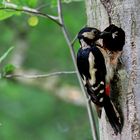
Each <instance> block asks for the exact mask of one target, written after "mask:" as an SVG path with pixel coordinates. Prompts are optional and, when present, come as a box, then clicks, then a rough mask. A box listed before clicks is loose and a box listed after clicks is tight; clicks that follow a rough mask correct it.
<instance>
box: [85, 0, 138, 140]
mask: <svg viewBox="0 0 140 140" xmlns="http://www.w3.org/2000/svg"><path fill="white" fill-rule="evenodd" d="M86 10H87V20H88V21H87V22H88V25H89V26H91V27H96V28H98V29H100V30H104V29H105V28H106V27H107V26H108V25H109V24H110V23H113V24H115V25H117V26H119V27H121V28H122V29H124V31H125V34H126V42H125V46H124V50H123V54H122V57H121V62H122V64H121V67H119V70H118V73H117V74H116V75H117V77H118V78H117V79H116V78H115V79H114V82H113V84H112V91H113V93H115V95H114V94H113V95H112V98H115V99H116V97H117V99H118V103H119V105H120V107H119V106H118V109H119V110H120V112H122V115H123V119H124V126H123V130H122V133H121V135H117V136H115V135H113V130H112V128H111V126H110V125H109V122H108V121H107V120H106V117H105V113H104V112H103V113H102V118H101V120H99V122H100V139H101V140H140V102H139V101H140V91H139V88H140V1H139V0H86ZM115 102H116V101H115ZM118 103H116V105H118Z"/></svg>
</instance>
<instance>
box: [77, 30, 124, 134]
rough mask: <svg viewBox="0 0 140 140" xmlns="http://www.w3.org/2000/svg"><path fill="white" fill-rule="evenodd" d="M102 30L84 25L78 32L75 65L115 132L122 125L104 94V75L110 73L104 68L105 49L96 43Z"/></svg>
mask: <svg viewBox="0 0 140 140" xmlns="http://www.w3.org/2000/svg"><path fill="white" fill-rule="evenodd" d="M102 35H103V34H102V32H100V31H99V30H98V29H96V28H90V27H85V28H83V29H82V30H81V31H80V32H79V34H78V39H79V43H80V46H81V47H80V48H79V50H78V53H77V66H78V70H79V73H80V75H81V77H82V79H83V82H84V85H85V87H86V89H87V93H88V94H89V96H90V98H91V100H92V101H93V103H95V105H96V106H97V108H98V107H99V108H102V107H104V109H105V112H106V115H107V117H108V120H109V122H110V124H111V126H112V128H113V129H114V132H115V133H116V134H118V133H120V132H121V129H122V125H121V123H120V120H119V116H118V112H117V111H116V109H115V107H114V105H113V103H112V102H111V100H110V98H109V96H108V95H107V94H106V92H107V90H106V77H107V75H110V73H109V71H107V68H106V58H105V57H104V56H105V54H106V51H105V50H104V49H102V48H100V47H98V46H97V45H96V41H97V40H98V39H99V38H101V36H102Z"/></svg>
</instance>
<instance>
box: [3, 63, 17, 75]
mask: <svg viewBox="0 0 140 140" xmlns="http://www.w3.org/2000/svg"><path fill="white" fill-rule="evenodd" d="M14 70H15V66H14V65H12V64H7V65H5V66H4V67H3V69H2V77H5V76H6V75H8V74H12V73H13V72H14Z"/></svg>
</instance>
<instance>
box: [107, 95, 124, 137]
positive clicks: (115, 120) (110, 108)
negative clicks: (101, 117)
mask: <svg viewBox="0 0 140 140" xmlns="http://www.w3.org/2000/svg"><path fill="white" fill-rule="evenodd" d="M104 109H105V112H106V115H107V117H108V120H109V122H110V124H111V126H112V128H113V130H114V133H115V134H116V135H117V134H118V133H121V130H122V123H121V119H120V115H119V113H118V111H117V110H116V108H115V106H114V105H113V103H112V102H111V100H110V98H109V97H108V96H105V98H104Z"/></svg>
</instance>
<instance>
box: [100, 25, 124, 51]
mask: <svg viewBox="0 0 140 140" xmlns="http://www.w3.org/2000/svg"><path fill="white" fill-rule="evenodd" d="M100 37H101V38H102V39H103V46H104V48H107V49H108V50H110V51H122V49H123V46H124V44H125V32H124V31H123V29H122V28H119V27H117V26H115V25H114V24H111V25H109V26H108V27H107V28H106V29H105V30H104V31H103V32H101V35H100Z"/></svg>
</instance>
